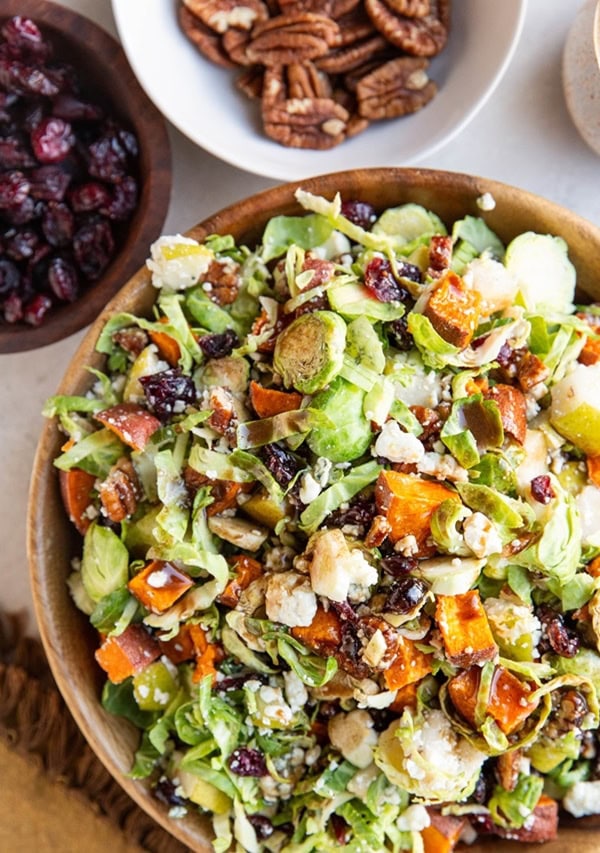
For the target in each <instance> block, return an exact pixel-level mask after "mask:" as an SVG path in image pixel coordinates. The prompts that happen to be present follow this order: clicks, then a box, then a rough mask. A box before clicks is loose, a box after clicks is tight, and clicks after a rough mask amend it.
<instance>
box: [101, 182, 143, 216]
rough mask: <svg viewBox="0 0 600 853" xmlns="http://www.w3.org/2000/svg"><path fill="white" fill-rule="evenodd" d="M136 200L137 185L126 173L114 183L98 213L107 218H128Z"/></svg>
mask: <svg viewBox="0 0 600 853" xmlns="http://www.w3.org/2000/svg"><path fill="white" fill-rule="evenodd" d="M137 202H138V186H137V181H136V180H135V178H132V177H131V175H126V176H125V177H124V178H123V180H122V181H119V183H118V184H115V185H114V188H113V191H112V196H109V199H108V200H107V202H106V203H104V204H103V205H102V206H101V208H100V213H103V214H104V215H105V216H108V218H109V219H116V220H123V219H129V217H130V216H131V214H132V213H133V211H134V210H135V208H136V207H137Z"/></svg>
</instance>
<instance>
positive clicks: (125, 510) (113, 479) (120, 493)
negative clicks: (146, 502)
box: [98, 456, 140, 524]
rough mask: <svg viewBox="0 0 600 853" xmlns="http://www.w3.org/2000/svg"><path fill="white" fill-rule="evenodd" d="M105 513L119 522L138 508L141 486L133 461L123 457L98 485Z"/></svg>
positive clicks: (111, 519)
mask: <svg viewBox="0 0 600 853" xmlns="http://www.w3.org/2000/svg"><path fill="white" fill-rule="evenodd" d="M98 493H99V495H100V502H101V504H102V509H103V512H104V514H105V515H106V517H107V518H108V519H110V521H112V522H114V523H115V524H118V523H119V522H120V521H123V520H124V519H126V518H129V517H130V516H132V515H133V513H134V512H135V511H136V509H137V505H138V500H139V498H140V486H139V481H138V478H137V474H136V472H135V468H134V467H133V465H132V463H131V461H130V460H129V459H127V457H125V456H124V457H122V458H121V459H119V460H118V462H116V463H115V464H114V465H113V466H112V468H111V469H110V471H109V473H108V476H107V478H106V479H105V480H104V481H103V482H102V483H100V485H99V486H98Z"/></svg>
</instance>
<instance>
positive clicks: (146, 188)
mask: <svg viewBox="0 0 600 853" xmlns="http://www.w3.org/2000/svg"><path fill="white" fill-rule="evenodd" d="M13 15H24V16H26V17H29V18H32V19H33V20H34V21H35V22H36V23H37V24H38V25H39V26H40V29H42V31H43V32H44V33H45V34H47V35H48V36H49V38H50V40H51V41H52V44H53V45H54V47H55V55H56V56H57V57H60V59H64V60H65V61H67V62H70V63H72V64H73V65H74V66H75V67H76V68H77V70H78V72H79V73H80V75H81V79H82V81H83V83H84V84H85V87H86V89H87V90H88V92H89V93H90V98H91V99H92V100H94V101H95V102H97V103H99V104H100V105H101V106H104V107H105V108H106V111H107V114H108V115H112V116H114V117H115V118H117V119H119V120H120V121H122V122H123V123H124V124H125V125H126V126H127V127H129V128H131V129H132V130H133V131H135V134H136V136H137V139H138V145H139V158H138V178H139V182H140V187H139V189H140V195H139V202H138V206H137V208H136V211H135V213H134V215H133V217H132V218H131V219H130V220H129V222H128V223H126V224H125V235H124V237H122V238H121V245H120V248H119V250H118V251H117V254H115V256H114V258H113V260H112V261H111V263H110V265H109V266H108V268H107V269H106V271H105V273H104V274H103V275H102V277H101V278H100V279H99V280H98V281H96V282H93V283H91V284H89V285H87V286H86V287H85V289H83V290H82V294H81V296H80V297H79V298H78V299H77V300H76V301H75V302H72V303H69V304H66V303H65V304H64V305H60V306H57V307H56V308H52V309H51V311H50V312H49V313H48V314H47V315H46V317H45V318H44V321H43V322H42V324H41V325H40V326H30V325H28V324H26V323H15V324H10V323H5V322H4V320H2V321H0V353H3V352H20V351H23V350H29V349H35V348H36V347H41V346H45V345H46V344H51V343H54V342H55V341H57V340H60V339H61V338H65V337H67V336H68V335H71V334H73V333H74V332H76V331H78V330H79V329H81V328H83V327H84V326H87V325H88V324H89V323H91V322H92V320H93V319H94V318H95V317H96V316H97V315H98V313H99V312H100V311H101V309H102V308H103V307H104V306H105V305H106V303H107V302H108V301H109V299H110V298H111V297H112V296H113V295H114V294H115V293H116V292H117V290H118V289H119V288H120V287H121V286H122V284H123V282H125V281H127V279H128V278H129V277H130V276H132V275H133V273H134V272H135V271H136V270H137V269H138V267H139V266H140V265H141V264H142V263H143V262H144V258H145V252H146V251H147V247H148V245H149V244H150V242H152V240H153V239H154V238H155V237H156V236H157V235H158V233H159V232H160V229H161V227H162V224H163V222H164V220H165V216H166V214H167V209H168V206H169V198H170V191H171V152H170V143H169V137H168V134H167V128H166V123H165V121H164V119H163V117H162V115H161V113H160V112H159V111H158V110H157V109H156V107H155V106H154V105H153V104H152V102H151V101H150V100H149V98H148V97H147V96H146V94H145V92H144V91H143V89H142V88H141V86H140V85H139V83H138V82H137V79H136V77H135V76H134V74H133V71H132V70H131V68H130V66H129V63H128V62H127V59H126V57H125V54H124V52H123V50H122V48H121V46H120V45H119V44H118V42H117V41H116V40H115V39H114V38H113V37H112V36H110V35H109V34H108V33H107V32H106V31H105V30H103V29H101V28H100V27H99V26H97V25H96V24H94V23H92V21H90V20H89V19H88V18H85V17H83V16H82V15H78V14H77V13H76V12H73V11H72V10H71V9H67V8H65V7H63V6H59V5H57V4H56V3H52V2H46V0H3V2H2V6H1V8H0V24H1V23H3V22H4V20H5V19H7V18H10V17H12V16H13Z"/></svg>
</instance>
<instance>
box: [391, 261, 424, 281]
mask: <svg viewBox="0 0 600 853" xmlns="http://www.w3.org/2000/svg"><path fill="white" fill-rule="evenodd" d="M397 271H398V276H399V277H400V278H407V279H408V280H409V281H414V282H415V283H416V284H421V283H422V281H423V273H422V272H421V270H420V269H419V267H418V266H416V265H415V264H411V263H409V262H408V261H398V262H397Z"/></svg>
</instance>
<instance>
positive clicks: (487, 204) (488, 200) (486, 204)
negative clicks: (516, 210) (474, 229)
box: [476, 192, 496, 211]
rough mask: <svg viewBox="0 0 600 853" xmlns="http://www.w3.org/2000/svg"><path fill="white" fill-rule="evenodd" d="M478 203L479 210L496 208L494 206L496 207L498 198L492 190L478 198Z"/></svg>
mask: <svg viewBox="0 0 600 853" xmlns="http://www.w3.org/2000/svg"><path fill="white" fill-rule="evenodd" d="M476 204H477V207H478V208H479V210H483V211H489V210H494V208H495V207H496V199H495V198H494V196H493V195H492V194H491V193H490V192H485V193H482V194H481V195H480V196H479V197H478V198H477V202H476Z"/></svg>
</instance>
